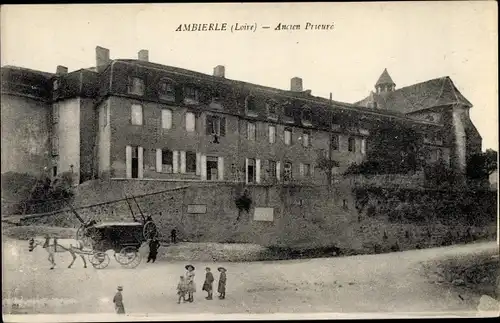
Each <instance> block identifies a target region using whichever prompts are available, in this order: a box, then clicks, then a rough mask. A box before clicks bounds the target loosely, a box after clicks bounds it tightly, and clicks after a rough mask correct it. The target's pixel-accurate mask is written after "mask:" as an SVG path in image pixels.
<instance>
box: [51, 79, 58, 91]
mask: <svg viewBox="0 0 500 323" xmlns="http://www.w3.org/2000/svg"><path fill="white" fill-rule="evenodd" d="M52 85H53V88H54V91H57V90H58V89H59V80H58V79H55V80H54V83H53V84H52Z"/></svg>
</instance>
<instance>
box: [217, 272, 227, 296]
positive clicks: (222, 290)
mask: <svg viewBox="0 0 500 323" xmlns="http://www.w3.org/2000/svg"><path fill="white" fill-rule="evenodd" d="M217 270H218V271H219V272H220V277H219V287H218V288H217V291H218V292H219V294H220V295H219V299H224V298H226V268H224V267H219V268H218V269H217Z"/></svg>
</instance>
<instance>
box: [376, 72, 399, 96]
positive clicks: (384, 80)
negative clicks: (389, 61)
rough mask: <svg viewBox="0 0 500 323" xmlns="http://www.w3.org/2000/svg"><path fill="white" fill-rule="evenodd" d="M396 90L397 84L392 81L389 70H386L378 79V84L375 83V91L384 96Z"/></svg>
mask: <svg viewBox="0 0 500 323" xmlns="http://www.w3.org/2000/svg"><path fill="white" fill-rule="evenodd" d="M395 88H396V84H395V83H394V82H393V81H392V78H391V76H390V75H389V72H387V68H385V69H384V71H383V72H382V75H380V77H379V78H378V81H377V83H375V90H377V94H383V93H388V92H392V91H394V89H395Z"/></svg>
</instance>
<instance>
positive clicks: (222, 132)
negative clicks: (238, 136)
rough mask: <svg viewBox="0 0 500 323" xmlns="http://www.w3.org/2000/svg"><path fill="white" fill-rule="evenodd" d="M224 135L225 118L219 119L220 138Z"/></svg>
mask: <svg viewBox="0 0 500 323" xmlns="http://www.w3.org/2000/svg"><path fill="white" fill-rule="evenodd" d="M225 135H226V117H221V118H220V136H221V137H224V136H225Z"/></svg>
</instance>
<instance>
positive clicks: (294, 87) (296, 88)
mask: <svg viewBox="0 0 500 323" xmlns="http://www.w3.org/2000/svg"><path fill="white" fill-rule="evenodd" d="M290 91H293V92H302V79H301V78H300V77H294V78H292V80H291V82H290Z"/></svg>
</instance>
